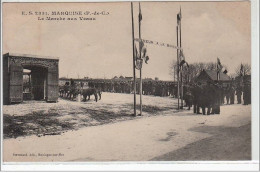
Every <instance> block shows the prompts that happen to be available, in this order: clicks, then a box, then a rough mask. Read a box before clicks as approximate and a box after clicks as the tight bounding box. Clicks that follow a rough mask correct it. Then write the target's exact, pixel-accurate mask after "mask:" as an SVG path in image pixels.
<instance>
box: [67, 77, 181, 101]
mask: <svg viewBox="0 0 260 173" xmlns="http://www.w3.org/2000/svg"><path fill="white" fill-rule="evenodd" d="M74 82H75V81H73V84H74ZM67 83H71V82H67ZM77 83H78V84H79V85H80V86H81V88H88V87H89V88H98V89H99V90H100V91H102V92H112V93H126V94H130V93H133V92H134V91H133V88H134V83H133V81H132V80H89V81H80V82H77ZM136 93H137V94H140V83H139V81H137V82H136ZM142 94H143V95H154V96H161V97H167V96H173V97H176V96H177V84H176V83H175V82H166V81H155V80H151V81H143V82H142Z"/></svg>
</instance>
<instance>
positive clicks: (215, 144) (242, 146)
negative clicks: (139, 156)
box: [152, 123, 251, 161]
mask: <svg viewBox="0 0 260 173" xmlns="http://www.w3.org/2000/svg"><path fill="white" fill-rule="evenodd" d="M189 130H190V131H195V132H202V133H209V134H212V135H213V136H211V137H208V138H205V139H202V140H199V141H197V142H194V143H191V144H188V145H186V146H185V147H183V148H180V149H178V150H175V151H172V152H169V153H166V154H163V155H161V156H158V157H155V158H153V159H152V160H153V161H209V160H211V161H220V160H222V161H223V160H228V161H231V160H232V161H238V160H251V123H250V124H247V125H244V126H241V127H223V126H216V127H215V126H200V127H196V128H192V129H189Z"/></svg>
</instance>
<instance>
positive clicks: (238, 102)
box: [236, 86, 242, 104]
mask: <svg viewBox="0 0 260 173" xmlns="http://www.w3.org/2000/svg"><path fill="white" fill-rule="evenodd" d="M236 95H237V104H241V95H242V90H241V87H240V86H238V87H237V89H236Z"/></svg>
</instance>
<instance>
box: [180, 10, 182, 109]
mask: <svg viewBox="0 0 260 173" xmlns="http://www.w3.org/2000/svg"><path fill="white" fill-rule="evenodd" d="M180 14H181V9H180ZM180 48H182V47H181V19H180ZM182 71H183V67H181V109H183V74H182Z"/></svg>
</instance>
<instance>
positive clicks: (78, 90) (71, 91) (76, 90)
mask: <svg viewBox="0 0 260 173" xmlns="http://www.w3.org/2000/svg"><path fill="white" fill-rule="evenodd" d="M59 93H60V97H65V98H68V99H70V100H73V99H75V98H76V96H77V95H79V94H80V95H82V96H83V101H87V98H88V100H90V96H91V95H94V97H95V101H96V102H97V101H98V100H101V90H99V89H97V88H83V87H81V86H80V85H78V84H77V83H72V84H69V83H66V84H65V85H63V86H60V87H59Z"/></svg>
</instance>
